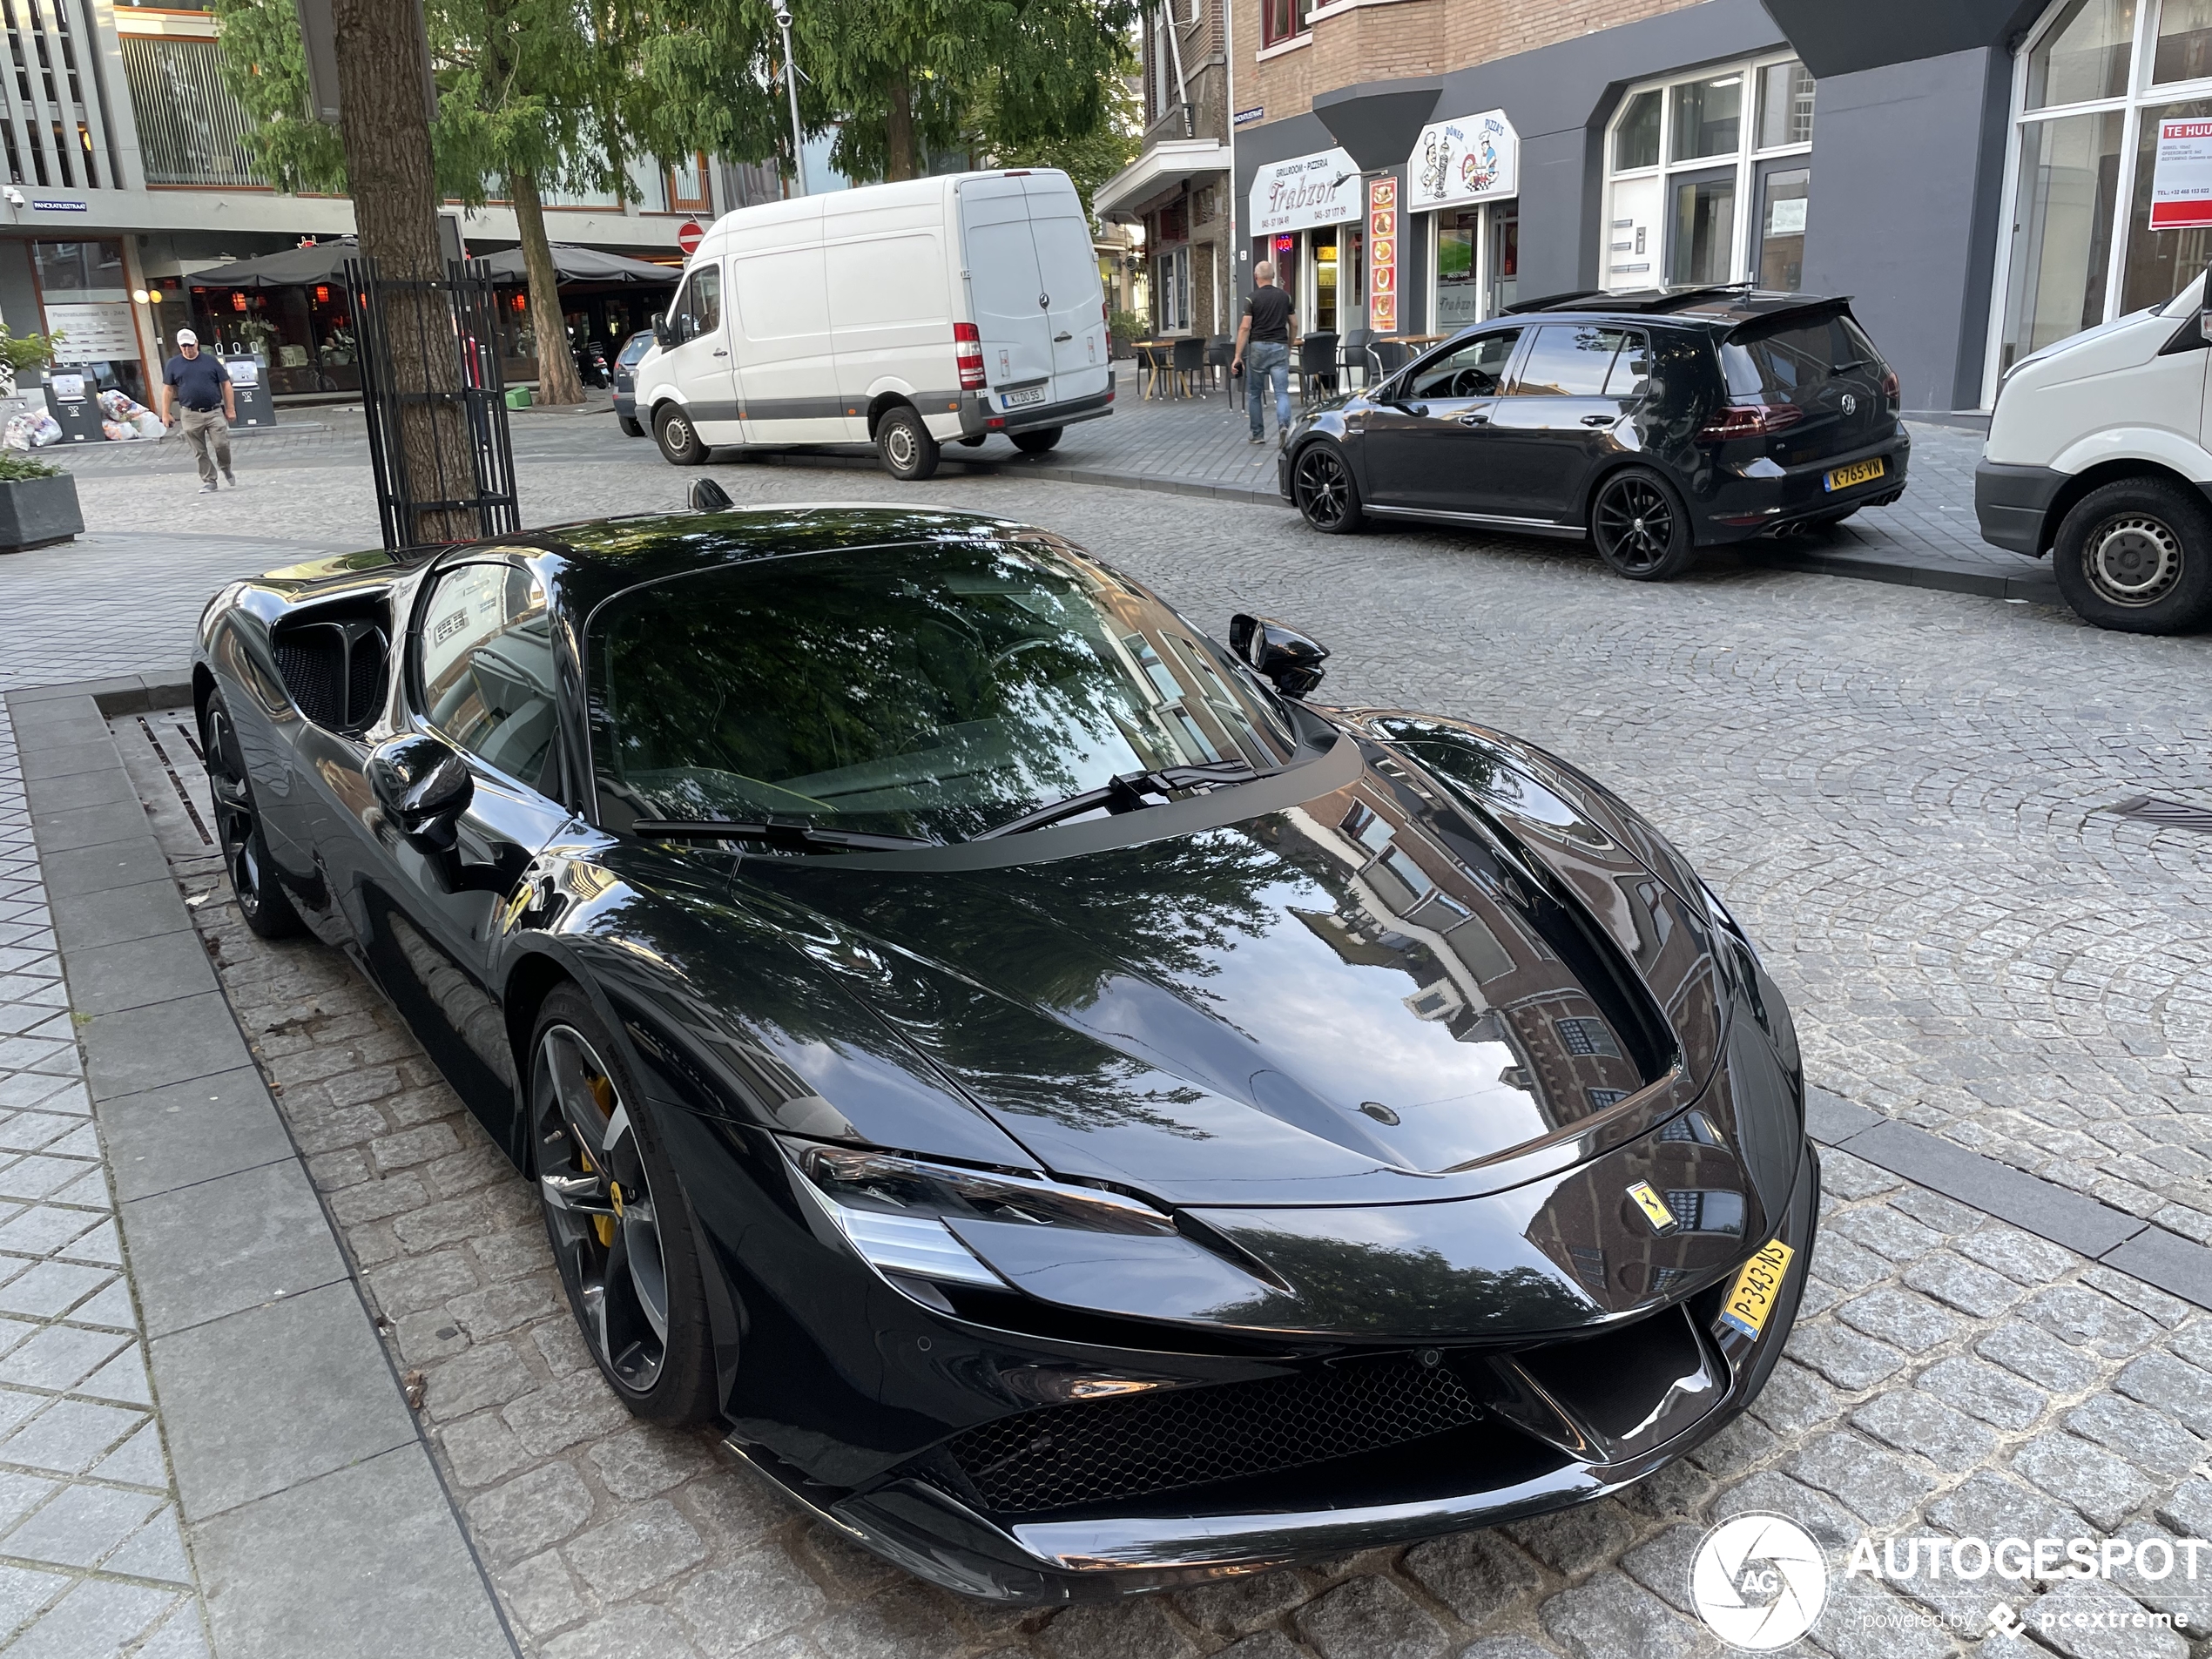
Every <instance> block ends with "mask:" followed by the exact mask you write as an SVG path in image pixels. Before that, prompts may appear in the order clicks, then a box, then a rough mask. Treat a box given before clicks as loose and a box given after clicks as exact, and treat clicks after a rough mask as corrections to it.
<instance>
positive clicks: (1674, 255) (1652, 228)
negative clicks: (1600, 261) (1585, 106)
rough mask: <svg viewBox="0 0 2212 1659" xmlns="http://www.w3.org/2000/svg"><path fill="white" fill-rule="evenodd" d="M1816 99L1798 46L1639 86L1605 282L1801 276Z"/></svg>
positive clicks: (1625, 113) (1629, 101)
mask: <svg viewBox="0 0 2212 1659" xmlns="http://www.w3.org/2000/svg"><path fill="white" fill-rule="evenodd" d="M2207 3H2212V0H2207ZM1812 111H1813V79H1812V76H1811V72H1810V71H1807V70H1806V68H1805V66H1804V64H1801V63H1799V62H1798V61H1797V59H1796V58H1794V57H1773V58H1754V59H1751V60H1750V61H1749V62H1746V63H1740V64H1724V65H1722V66H1720V67H1718V68H1713V69H1704V70H1700V71H1698V72H1697V73H1696V74H1695V75H1686V76H1678V77H1675V78H1671V79H1669V80H1664V81H1655V82H1651V83H1648V84H1644V85H1641V86H1635V87H1631V88H1630V89H1629V91H1628V93H1627V95H1626V96H1625V97H1623V98H1622V100H1621V107H1620V108H1619V109H1618V110H1617V111H1615V112H1614V116H1613V119H1612V120H1611V121H1610V122H1608V124H1607V126H1606V132H1605V145H1606V197H1605V202H1606V212H1605V265H1604V280H1605V286H1606V287H1608V288H1648V287H1660V286H1662V285H1669V284H1696V283H1712V282H1742V281H1752V282H1756V283H1757V284H1758V285H1759V286H1760V287H1771V288H1782V289H1788V290H1795V289H1797V287H1801V286H1802V284H1803V280H1804V235H1805V212H1806V208H1807V206H1808V203H1807V197H1808V194H1809V191H1808V188H1807V186H1808V185H1809V184H1810V182H1811V168H1810V166H1809V165H1808V164H1807V162H1806V160H1805V158H1807V157H1808V156H1809V155H1810V154H1811V150H1812Z"/></svg>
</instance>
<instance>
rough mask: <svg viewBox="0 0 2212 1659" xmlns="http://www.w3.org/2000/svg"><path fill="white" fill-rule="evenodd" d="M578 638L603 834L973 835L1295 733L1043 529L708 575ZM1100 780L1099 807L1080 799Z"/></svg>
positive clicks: (1137, 599) (1249, 688)
mask: <svg viewBox="0 0 2212 1659" xmlns="http://www.w3.org/2000/svg"><path fill="white" fill-rule="evenodd" d="M588 649H589V653H590V677H591V687H590V709H591V740H592V755H593V762H594V769H595V771H596V772H597V789H598V804H599V816H600V822H601V823H602V824H604V826H606V827H608V828H610V829H614V830H623V829H627V828H628V827H630V826H631V824H633V823H635V822H636V821H637V820H639V819H658V820H670V819H677V820H689V821H698V820H714V821H725V822H738V823H748V824H759V823H765V822H766V821H767V820H768V819H776V820H778V821H779V822H796V823H799V824H805V825H809V826H815V827H818V828H835V829H846V830H855V831H864V832H870V833H894V834H904V835H914V836H921V837H925V838H927V839H929V840H945V841H952V840H970V839H973V838H974V837H976V836H979V835H984V834H988V833H991V832H992V831H994V830H1002V829H1009V828H1021V827H1024V826H1026V822H1025V821H1026V820H1028V819H1032V818H1033V816H1036V815H1040V814H1042V815H1044V817H1046V818H1049V819H1051V821H1057V822H1064V821H1067V820H1068V819H1069V817H1070V816H1082V815H1086V814H1087V813H1088V812H1089V811H1092V810H1096V811H1098V812H1107V811H1116V810H1127V809H1128V807H1129V806H1130V805H1132V804H1142V803H1141V801H1139V800H1138V799H1137V796H1136V792H1133V791H1131V790H1130V788H1129V786H1128V780H1130V779H1137V780H1140V782H1141V783H1142V784H1143V789H1144V791H1145V792H1150V793H1151V794H1153V795H1157V796H1159V797H1162V798H1164V797H1165V796H1167V795H1170V794H1175V793H1180V792H1183V791H1184V790H1186V789H1193V788H1205V787H1212V786H1221V785H1224V784H1229V783H1233V782H1234V781H1235V780H1236V779H1238V778H1240V777H1243V776H1246V775H1249V774H1251V773H1257V772H1269V771H1272V770H1274V769H1275V768H1277V767H1278V766H1280V765H1282V764H1283V763H1284V762H1285V760H1286V759H1288V758H1289V756H1290V754H1291V751H1292V749H1293V747H1294V746H1295V742H1294V738H1293V735H1292V732H1291V726H1290V725H1289V724H1288V721H1287V719H1286V718H1285V713H1284V711H1283V710H1282V708H1281V707H1280V705H1278V703H1277V702H1276V700H1275V698H1274V695H1273V693H1272V692H1271V691H1268V690H1267V689H1266V688H1265V687H1264V686H1263V685H1261V684H1260V682H1259V681H1258V679H1257V678H1255V677H1253V676H1252V675H1251V673H1250V672H1248V671H1245V670H1244V669H1243V668H1242V667H1240V666H1239V665H1238V664H1237V663H1236V662H1235V661H1234V659H1232V658H1228V657H1226V656H1224V655H1223V654H1221V653H1220V652H1218V651H1216V650H1215V649H1214V648H1213V647H1212V646H1211V645H1210V644H1207V643H1206V641H1205V640H1204V637H1202V636H1201V635H1200V634H1198V632H1197V631H1196V630H1194V629H1192V628H1190V626H1189V625H1188V624H1185V623H1184V621H1183V620H1182V618H1181V617H1177V615H1176V614H1175V613H1174V612H1173V611H1171V610H1168V609H1167V608H1166V607H1165V606H1164V605H1163V604H1160V603H1159V602H1158V601H1157V599H1154V598H1153V597H1151V596H1150V595H1149V594H1147V593H1145V592H1143V590H1140V589H1137V588H1136V587H1133V586H1131V585H1130V584H1128V583H1124V582H1123V581H1122V580H1121V579H1120V578H1118V577H1115V576H1114V575H1113V574H1112V573H1111V572H1109V571H1108V570H1104V569H1103V568H1102V567H1100V566H1097V565H1095V564H1093V563H1089V561H1087V560H1084V559H1082V558H1080V557H1076V556H1070V555H1068V554H1066V553H1062V552H1061V551H1059V550H1055V549H1053V548H1049V547H1047V546H1043V545H1041V544H1038V543H1003V542H995V541H994V542H980V541H979V542H974V543H954V544H952V545H945V544H933V545H925V546H908V547H898V548H880V549H867V550H859V551H855V552H851V553H835V554H818V555H812V556H806V557H802V558H791V559H765V560H762V561H760V562H759V563H754V564H748V565H739V566H732V567H727V568H723V569H718V570H705V571H700V572H698V573H695V574H693V575H690V576H684V577H676V578H674V579H671V580H669V581H665V582H661V583H656V584H653V585H651V586H648V587H642V588H637V589H633V590H631V591H630V592H628V593H624V594H621V595H618V596H617V597H615V598H613V599H611V600H609V601H608V602H607V603H606V604H604V605H603V606H601V607H600V608H599V610H597V613H596V614H595V616H594V618H593V621H592V624H591V629H590V642H589V648H588ZM1117 779H1119V780H1123V781H1121V782H1116V780H1117ZM1094 791H1096V792H1100V794H1101V796H1102V799H1101V800H1100V801H1099V802H1098V803H1097V804H1096V806H1095V807H1092V806H1088V805H1087V804H1086V803H1085V802H1083V801H1082V800H1080V799H1074V798H1079V797H1082V796H1085V795H1087V794H1089V792H1094ZM1057 803H1070V805H1071V806H1072V808H1073V809H1074V810H1073V811H1072V812H1054V811H1052V810H1051V809H1053V808H1055V804H1057ZM1039 821H1043V820H1042V819H1040V820H1039Z"/></svg>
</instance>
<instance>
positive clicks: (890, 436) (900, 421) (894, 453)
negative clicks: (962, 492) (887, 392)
mask: <svg viewBox="0 0 2212 1659" xmlns="http://www.w3.org/2000/svg"><path fill="white" fill-rule="evenodd" d="M875 452H876V455H878V456H879V457H880V459H881V461H882V462H883V469H884V471H886V472H887V473H889V474H890V475H892V476H893V477H894V478H896V479H898V480H899V481H900V482H901V483H918V482H921V480H922V479H924V478H927V477H929V476H930V475H932V474H934V473H935V471H936V470H937V440H936V439H934V438H933V437H931V436H930V435H929V428H927V427H926V426H924V425H923V424H922V421H921V415H918V414H916V413H915V412H914V410H913V409H912V408H908V407H907V405H905V404H900V406H899V407H898V408H895V409H893V410H892V411H890V413H888V414H887V415H885V416H884V417H883V419H882V420H880V421H877V422H876V427H875Z"/></svg>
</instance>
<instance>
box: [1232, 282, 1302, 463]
mask: <svg viewBox="0 0 2212 1659" xmlns="http://www.w3.org/2000/svg"><path fill="white" fill-rule="evenodd" d="M1252 284H1253V287H1252V296H1251V299H1249V300H1245V301H1244V320H1243V321H1242V322H1240V323H1238V325H1237V355H1236V359H1235V361H1233V362H1231V364H1230V373H1231V374H1236V373H1238V371H1240V370H1244V369H1249V370H1250V371H1251V378H1250V379H1249V380H1247V381H1245V395H1244V401H1245V404H1246V406H1247V408H1249V409H1250V411H1251V418H1252V442H1254V443H1264V442H1267V421H1266V418H1265V417H1266V413H1267V403H1266V397H1267V392H1266V386H1267V382H1268V381H1270V380H1272V381H1274V383H1275V437H1276V440H1277V442H1281V440H1282V436H1283V428H1285V427H1287V426H1289V425H1290V423H1291V345H1292V344H1293V341H1292V340H1291V330H1292V327H1293V325H1292V321H1291V296H1290V295H1289V294H1287V293H1284V292H1283V291H1282V289H1280V288H1278V287H1276V286H1275V267H1274V266H1272V265H1271V264H1270V263H1269V262H1268V261H1267V260H1261V261H1260V262H1259V263H1258V265H1255V266H1252Z"/></svg>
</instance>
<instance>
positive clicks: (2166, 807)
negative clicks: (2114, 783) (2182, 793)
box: [2097, 795, 2212, 834]
mask: <svg viewBox="0 0 2212 1659" xmlns="http://www.w3.org/2000/svg"><path fill="white" fill-rule="evenodd" d="M2097 810H2098V811H2100V812H2106V813H2113V814H2114V816H2115V817H2120V818H2140V819H2144V820H2145V821H2146V822H2148V823H2152V824H2163V825H2166V826H2168V827H2170V828H2173V829H2192V830H2202V831H2204V832H2205V833H2207V834H2212V806H2192V805H2191V804H2190V803H2189V802H2188V801H2185V800H2161V799H2159V798H2158V797H2157V796H2155V795H2132V796H2130V797H2129V798H2128V799H2126V800H2122V801H2114V803H2113V804H2112V805H2111V806H2101V807H2099V808H2098V809H2097Z"/></svg>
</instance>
